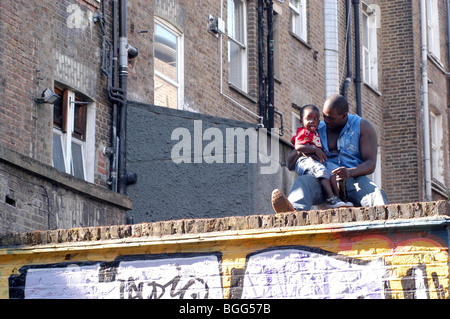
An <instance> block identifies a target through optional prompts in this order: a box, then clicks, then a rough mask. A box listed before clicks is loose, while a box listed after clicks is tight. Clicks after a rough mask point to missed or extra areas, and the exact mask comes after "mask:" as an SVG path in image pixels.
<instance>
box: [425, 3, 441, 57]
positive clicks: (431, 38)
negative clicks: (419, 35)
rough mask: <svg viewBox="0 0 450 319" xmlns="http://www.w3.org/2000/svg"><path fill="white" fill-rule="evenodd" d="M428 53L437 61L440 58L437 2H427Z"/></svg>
mask: <svg viewBox="0 0 450 319" xmlns="http://www.w3.org/2000/svg"><path fill="white" fill-rule="evenodd" d="M427 28H428V34H427V36H428V52H429V53H431V54H432V55H433V56H434V57H436V58H437V59H438V60H440V58H441V54H440V50H439V49H440V48H439V15H438V4H437V0H427Z"/></svg>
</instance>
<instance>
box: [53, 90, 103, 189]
mask: <svg viewBox="0 0 450 319" xmlns="http://www.w3.org/2000/svg"><path fill="white" fill-rule="evenodd" d="M55 93H57V94H59V95H60V97H61V98H60V99H59V100H58V101H57V102H56V103H55V104H54V106H53V167H55V168H57V169H58V170H60V171H62V172H65V173H68V174H71V175H73V176H75V177H78V178H81V179H84V180H88V181H91V182H93V165H91V164H93V162H94V159H92V156H95V154H94V151H93V150H92V147H95V146H94V143H95V138H94V131H95V107H94V104H93V103H90V102H89V101H87V100H86V99H84V98H83V97H81V96H79V95H78V94H76V93H75V92H73V91H71V90H61V89H58V88H55ZM88 118H89V120H88ZM88 165H89V168H88Z"/></svg>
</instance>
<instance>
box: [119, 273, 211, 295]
mask: <svg viewBox="0 0 450 319" xmlns="http://www.w3.org/2000/svg"><path fill="white" fill-rule="evenodd" d="M177 269H178V270H181V268H179V267H177ZM183 279H185V282H184V283H183ZM119 281H120V282H121V283H120V299H161V298H163V297H164V296H170V298H179V299H186V298H185V295H187V296H189V297H190V298H191V299H208V297H209V287H208V284H207V283H206V282H205V280H203V279H202V278H199V277H188V278H182V277H181V276H180V275H178V276H175V277H173V278H172V279H171V280H169V281H168V282H167V283H165V284H160V283H158V282H156V281H149V282H143V281H141V282H138V284H136V279H134V278H133V277H129V278H128V280H123V279H120V280H119ZM180 283H181V284H180ZM179 284H180V285H179ZM167 288H170V290H168V289H167ZM125 291H127V292H128V297H126V295H125Z"/></svg>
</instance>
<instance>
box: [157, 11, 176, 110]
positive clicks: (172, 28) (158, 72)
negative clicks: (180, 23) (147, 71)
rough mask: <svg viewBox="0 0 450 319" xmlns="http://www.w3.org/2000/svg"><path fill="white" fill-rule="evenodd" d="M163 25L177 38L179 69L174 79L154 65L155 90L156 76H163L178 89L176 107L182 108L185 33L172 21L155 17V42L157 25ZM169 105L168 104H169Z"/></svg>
mask: <svg viewBox="0 0 450 319" xmlns="http://www.w3.org/2000/svg"><path fill="white" fill-rule="evenodd" d="M157 24H158V25H159V26H161V27H162V28H164V29H165V30H166V31H168V32H170V33H171V34H173V35H174V36H175V37H176V38H177V52H176V59H177V70H176V76H177V80H176V81H174V80H173V79H171V78H170V77H169V76H167V75H165V74H164V73H162V72H160V71H158V70H156V67H154V69H153V72H154V79H153V80H154V91H156V89H157V88H156V79H155V77H159V78H161V79H162V80H163V81H165V82H168V83H169V84H170V85H173V86H174V87H176V89H177V97H176V100H177V107H176V109H178V110H182V109H183V107H184V34H183V33H182V32H181V31H180V30H178V29H177V28H176V27H175V26H173V25H172V24H171V23H169V22H167V21H166V20H164V19H162V18H159V17H155V19H154V30H155V31H154V32H153V43H155V38H154V37H155V32H156V25H157ZM154 53H155V48H154V49H153V54H154ZM155 98H156V94H155V95H154V97H153V99H154V101H153V102H154V104H155V105H158V104H156V103H155V102H156V101H155ZM162 106H163V105H162ZM167 107H168V106H167Z"/></svg>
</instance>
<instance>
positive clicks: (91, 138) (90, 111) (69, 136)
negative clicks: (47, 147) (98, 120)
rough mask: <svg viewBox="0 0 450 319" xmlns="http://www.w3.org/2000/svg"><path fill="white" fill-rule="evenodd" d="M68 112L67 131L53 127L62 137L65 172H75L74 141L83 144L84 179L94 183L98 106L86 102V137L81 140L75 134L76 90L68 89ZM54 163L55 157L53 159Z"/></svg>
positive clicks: (54, 131)
mask: <svg viewBox="0 0 450 319" xmlns="http://www.w3.org/2000/svg"><path fill="white" fill-rule="evenodd" d="M67 98H68V101H67V114H66V116H67V117H66V119H65V122H66V132H65V133H64V132H63V131H61V130H60V129H59V128H56V127H54V128H53V134H56V135H58V136H59V137H60V138H61V146H62V154H63V160H64V167H65V173H67V174H70V175H74V174H73V169H72V168H73V156H72V143H75V144H78V145H80V146H81V153H82V155H81V159H82V165H83V177H82V179H84V180H86V181H88V182H91V183H93V182H94V174H95V113H96V106H95V103H93V102H88V103H87V104H86V107H87V109H86V138H85V141H82V140H79V139H78V138H76V137H74V136H73V132H74V118H75V115H74V112H75V104H74V103H73V101H75V92H74V91H71V90H67ZM52 165H53V166H55V165H54V163H53V159H52Z"/></svg>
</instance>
